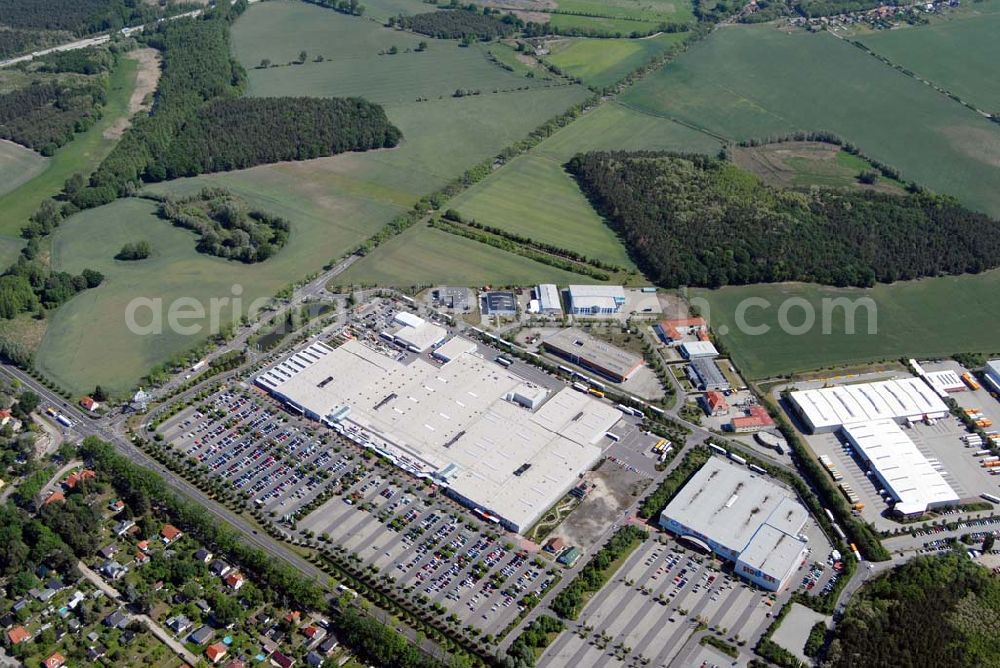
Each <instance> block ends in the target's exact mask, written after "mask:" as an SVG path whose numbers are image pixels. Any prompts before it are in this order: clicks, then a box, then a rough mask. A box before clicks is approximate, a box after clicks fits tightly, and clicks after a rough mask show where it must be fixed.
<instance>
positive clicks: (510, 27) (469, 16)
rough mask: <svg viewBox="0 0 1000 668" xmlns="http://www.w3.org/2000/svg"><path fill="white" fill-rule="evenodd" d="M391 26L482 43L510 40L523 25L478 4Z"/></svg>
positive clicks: (417, 16)
mask: <svg viewBox="0 0 1000 668" xmlns="http://www.w3.org/2000/svg"><path fill="white" fill-rule="evenodd" d="M388 25H389V26H390V27H393V26H398V27H400V28H403V29H404V30H412V31H413V32H417V33H420V34H421V35H428V36H430V37H437V38H438V39H464V38H473V39H477V40H480V41H483V42H488V41H490V40H493V39H499V38H503V37H510V36H511V35H513V34H514V33H515V32H517V31H518V30H519V29H520V28H522V27H523V26H524V22H523V21H521V20H520V19H519V18H517V17H516V16H514V15H513V14H502V15H500V13H499V12H495V11H494V10H491V9H490V8H489V7H484V8H483V9H482V10H480V9H479V8H478V7H477V6H476V5H469V6H468V7H462V8H460V9H450V8H449V9H440V10H438V11H436V12H428V13H426V14H415V15H413V16H403V15H400V16H397V17H395V18H390V19H389V22H388Z"/></svg>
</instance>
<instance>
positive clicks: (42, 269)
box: [0, 255, 104, 318]
mask: <svg viewBox="0 0 1000 668" xmlns="http://www.w3.org/2000/svg"><path fill="white" fill-rule="evenodd" d="M0 280H2V281H4V283H3V286H2V288H0V317H4V318H13V317H14V316H15V315H17V314H18V313H24V312H27V311H33V310H35V309H36V308H38V306H39V305H41V306H43V307H45V308H47V309H53V308H56V307H57V306H59V305H60V304H64V303H65V302H67V301H69V300H70V299H72V298H73V296H74V295H76V294H77V293H79V292H83V291H84V290H87V289H89V288H96V287H97V286H98V285H100V284H101V283H102V282H104V274H102V273H101V272H99V271H94V270H93V269H84V270H83V271H82V272H81V273H79V274H76V275H73V274H70V273H67V272H65V271H50V270H49V268H48V267H47V266H45V265H44V264H42V262H40V261H39V260H37V259H34V260H29V259H28V258H26V257H25V256H24V255H21V256H20V257H18V259H17V262H15V263H14V264H12V265H11V266H10V267H8V269H7V271H6V272H4V275H3V276H2V277H0ZM29 289H30V290H31V292H32V293H33V294H34V295H35V299H34V300H32V299H30V298H29V297H28V296H27V290H29ZM7 297H9V298H10V300H9V301H8V299H7Z"/></svg>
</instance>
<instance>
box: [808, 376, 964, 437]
mask: <svg viewBox="0 0 1000 668" xmlns="http://www.w3.org/2000/svg"><path fill="white" fill-rule="evenodd" d="M791 398H792V404H793V405H794V406H795V410H796V412H797V413H798V414H799V417H801V418H802V420H803V421H804V422H805V423H806V426H807V427H808V428H809V430H810V431H812V432H813V433H814V434H819V433H826V432H834V431H837V430H838V429H840V428H841V427H842V426H843V425H845V424H851V423H855V422H869V421H871V420H883V419H891V420H895V421H896V422H898V423H900V424H903V423H905V422H915V421H918V420H923V419H926V418H931V419H940V418H943V417H945V416H947V415H948V407H947V406H945V404H944V402H943V401H941V399H940V397H938V395H937V393H936V392H935V391H934V390H932V389H931V388H930V387H928V385H927V384H926V383H925V382H924V381H922V380H921V379H919V378H901V379H897V380H883V381H879V382H875V383H861V384H858V385H834V386H831V387H824V388H821V389H817V390H800V391H797V392H792V397H791Z"/></svg>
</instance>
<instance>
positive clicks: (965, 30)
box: [856, 2, 1000, 113]
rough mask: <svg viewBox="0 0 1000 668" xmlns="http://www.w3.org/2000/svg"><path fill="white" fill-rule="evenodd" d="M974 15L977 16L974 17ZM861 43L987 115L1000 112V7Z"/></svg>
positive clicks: (976, 6)
mask: <svg viewBox="0 0 1000 668" xmlns="http://www.w3.org/2000/svg"><path fill="white" fill-rule="evenodd" d="M972 12H974V13H972ZM856 39H859V40H860V41H861V42H862V43H864V44H865V45H866V46H868V47H869V48H871V49H872V50H873V51H875V52H876V53H878V54H880V55H882V56H885V57H886V58H888V59H889V60H891V61H892V62H894V63H896V64H897V65H902V66H903V67H905V68H907V69H909V70H911V71H913V72H915V73H916V74H918V75H919V76H921V77H923V78H924V79H927V80H928V81H933V82H934V83H935V84H937V85H938V86H941V87H942V88H945V89H947V90H949V91H951V92H953V93H955V94H956V95H958V96H959V97H961V98H963V99H964V100H966V101H968V102H971V103H972V104H974V105H976V106H977V107H979V108H980V109H983V110H984V111H987V112H990V113H993V112H1000V77H998V76H997V71H996V63H997V62H1000V2H983V3H973V4H972V6H971V8H970V11H969V12H962V13H959V14H957V15H956V16H954V18H947V19H945V20H940V19H932V23H931V24H930V25H925V26H915V27H905V28H900V29H898V30H883V31H879V32H875V33H871V34H868V35H865V36H863V37H860V38H856Z"/></svg>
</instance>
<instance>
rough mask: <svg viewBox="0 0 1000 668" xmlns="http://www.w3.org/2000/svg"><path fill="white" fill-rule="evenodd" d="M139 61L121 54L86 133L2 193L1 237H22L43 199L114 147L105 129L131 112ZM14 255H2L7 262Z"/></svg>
mask: <svg viewBox="0 0 1000 668" xmlns="http://www.w3.org/2000/svg"><path fill="white" fill-rule="evenodd" d="M137 72H138V64H137V63H136V62H135V61H134V60H132V59H130V58H122V59H121V63H120V64H119V65H118V67H117V68H116V69H115V71H114V72H113V73H112V75H111V89H110V92H109V93H108V101H107V104H105V106H104V112H103V115H102V116H101V119H100V120H99V121H98V122H97V123H95V124H94V125H93V126H92V127H91V128H90V129H89V130H87V131H86V132H84V133H83V134H80V135H77V136H76V138H75V139H74V140H73V141H71V142H70V143H68V144H66V145H65V146H63V147H62V148H61V149H59V151H57V152H56V154H55V155H54V156H53V157H52V159H51V160H49V161H48V168H47V169H46V170H45V171H44V172H42V173H41V174H39V175H38V176H36V177H35V178H34V179H32V180H31V181H28V182H26V183H24V184H23V185H22V186H21V187H19V188H17V189H16V190H12V191H11V192H8V193H7V194H5V195H3V196H0V211H2V212H3V215H2V216H0V237H7V238H9V239H16V238H19V234H20V230H21V227H23V226H24V224H25V223H26V222H28V218H29V217H30V216H31V214H33V213H34V212H35V211H36V210H37V209H38V205H39V204H41V202H42V200H44V199H46V198H47V197H51V196H52V195H55V194H56V193H58V192H59V191H60V190H62V187H63V184H64V183H65V182H66V179H68V178H69V177H70V176H72V175H73V174H74V173H76V172H79V173H81V174H90V172H92V171H93V170H94V168H95V167H96V166H97V165H98V163H100V161H101V160H103V159H104V156H106V155H107V154H108V153H109V152H110V151H111V149H112V148H113V147H114V145H115V142H116V141H117V140H115V139H108V138H106V137H105V136H104V132H105V130H107V129H108V128H109V127H110V126H111V125H113V124H114V122H115V121H116V120H118V119H119V118H121V117H122V116H124V115H125V114H127V113H128V100H129V96H130V95H131V94H132V89H133V88H134V87H135V79H136V74H137ZM10 259H11V258H9V257H7V256H3V257H0V261H2V262H3V264H4V266H6V265H7V264H8V261H9V260H10Z"/></svg>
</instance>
